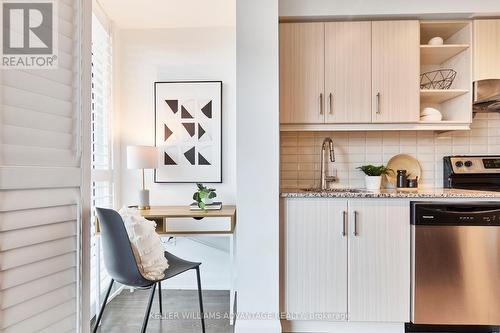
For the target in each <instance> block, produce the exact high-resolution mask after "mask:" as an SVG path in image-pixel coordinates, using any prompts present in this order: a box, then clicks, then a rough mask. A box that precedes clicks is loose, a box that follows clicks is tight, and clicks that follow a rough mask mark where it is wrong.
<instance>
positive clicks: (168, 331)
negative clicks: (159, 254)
mask: <svg viewBox="0 0 500 333" xmlns="http://www.w3.org/2000/svg"><path fill="white" fill-rule="evenodd" d="M148 297H149V291H148V290H146V291H143V290H137V291H134V292H132V293H131V292H130V291H128V290H123V291H122V292H121V294H120V295H118V296H117V297H115V298H114V299H113V300H112V301H111V302H110V303H109V304H108V305H107V306H106V309H105V310H104V315H103V319H102V324H101V328H100V330H98V332H100V333H115V332H116V333H118V332H119V333H139V332H140V331H141V326H142V321H143V319H144V312H145V310H146V305H147V301H148ZM162 297H163V318H162V319H159V318H158V316H159V308H158V294H156V295H155V299H154V301H153V307H152V308H151V317H150V319H149V324H148V329H147V332H148V333H158V332H161V333H174V332H175V333H188V332H189V333H191V332H200V333H201V323H200V320H199V319H198V317H196V318H188V319H185V318H182V317H183V316H184V315H187V316H191V317H192V316H193V315H195V316H198V315H199V305H198V292H197V291H195V290H192V291H191V290H163V292H162ZM203 305H204V310H205V312H206V313H207V314H212V315H215V314H218V315H219V314H220V315H221V316H222V317H223V316H226V318H227V316H228V315H229V291H226V290H223V291H218V290H207V291H203ZM176 314H178V318H179V319H176V318H175V315H176ZM226 318H224V317H223V318H222V319H207V320H205V324H206V328H207V333H231V332H233V326H230V325H229V320H228V319H226Z"/></svg>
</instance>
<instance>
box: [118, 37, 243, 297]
mask: <svg viewBox="0 0 500 333" xmlns="http://www.w3.org/2000/svg"><path fill="white" fill-rule="evenodd" d="M115 74H116V75H115V87H116V91H115V96H114V98H115V103H114V106H115V109H116V114H117V116H116V117H115V119H116V121H115V124H117V129H116V133H117V135H118V140H119V141H120V145H119V146H120V148H121V149H120V150H121V156H119V160H120V165H121V166H122V167H121V168H120V171H119V172H120V182H119V185H120V186H119V187H117V188H118V190H119V194H120V196H119V197H120V198H121V203H119V204H120V205H132V204H137V192H138V189H139V187H140V173H139V171H138V170H128V169H127V168H126V146H127V145H154V102H153V82H155V81H170V80H172V81H175V80H179V81H180V80H222V81H223V88H222V89H223V101H222V113H223V120H222V121H223V145H222V155H223V156H222V158H223V160H222V169H223V183H222V184H213V186H214V187H215V188H216V189H217V194H218V199H221V200H222V201H223V202H224V203H227V204H233V203H235V198H236V140H235V136H236V130H235V125H236V77H235V76H236V40H235V28H234V27H205V28H179V29H143V30H117V32H116V34H115ZM146 187H147V188H149V189H150V191H151V193H150V195H151V204H152V205H173V204H181V205H185V204H189V203H191V202H192V195H193V192H194V190H195V184H155V183H154V182H153V172H152V171H151V170H147V171H146ZM205 241H206V240H205ZM205 243H206V242H205ZM212 243H213V245H214V246H206V245H203V244H202V243H200V242H198V241H195V240H192V239H188V238H178V239H177V241H176V242H175V243H169V244H168V245H166V248H167V249H168V250H169V251H172V252H173V253H174V254H176V255H178V256H180V257H183V258H185V259H187V260H193V261H201V262H203V265H202V272H201V273H202V279H203V287H204V288H205V289H229V287H230V275H229V273H230V261H229V260H230V259H229V254H228V251H227V249H228V248H229V239H228V238H226V237H224V238H217V239H213V240H212ZM217 247H218V248H221V249H222V250H221V249H218V248H217ZM165 287H166V288H169V287H170V288H195V287H196V279H194V278H193V276H191V275H189V274H183V275H181V276H178V277H176V278H175V279H172V281H170V282H169V283H168V284H167V285H165Z"/></svg>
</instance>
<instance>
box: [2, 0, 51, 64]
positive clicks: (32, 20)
mask: <svg viewBox="0 0 500 333" xmlns="http://www.w3.org/2000/svg"><path fill="white" fill-rule="evenodd" d="M35 1H36V0H35ZM35 1H33V0H31V1H30V2H28V1H22V0H17V1H13V0H3V1H2V19H3V26H2V46H3V50H2V68H4V69H5V68H14V69H37V68H38V69H50V68H57V54H56V50H57V43H56V42H57V33H56V24H57V16H56V11H55V9H56V4H55V0H44V1H36V2H35Z"/></svg>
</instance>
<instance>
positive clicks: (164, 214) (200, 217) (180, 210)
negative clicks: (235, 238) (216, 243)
mask: <svg viewBox="0 0 500 333" xmlns="http://www.w3.org/2000/svg"><path fill="white" fill-rule="evenodd" d="M139 212H140V213H141V215H142V216H144V217H145V218H146V219H148V220H152V221H155V222H156V224H157V227H156V232H157V233H159V234H169V235H175V234H180V235H183V234H203V235H207V234H233V233H234V228H235V226H236V206H222V209H220V210H209V211H203V210H199V211H198V210H190V209H189V206H152V207H151V209H148V210H140V211H139Z"/></svg>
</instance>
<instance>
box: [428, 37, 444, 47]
mask: <svg viewBox="0 0 500 333" xmlns="http://www.w3.org/2000/svg"><path fill="white" fill-rule="evenodd" d="M427 44H428V45H443V44H444V40H443V38H441V37H438V36H436V37H433V38H431V39H429V42H428V43H427Z"/></svg>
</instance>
